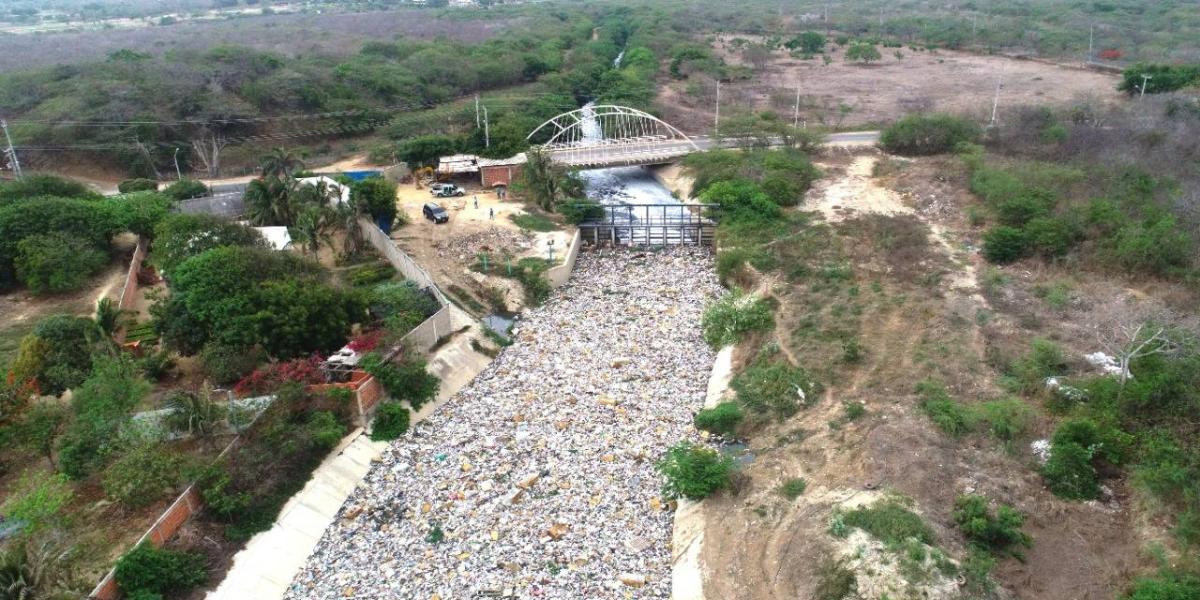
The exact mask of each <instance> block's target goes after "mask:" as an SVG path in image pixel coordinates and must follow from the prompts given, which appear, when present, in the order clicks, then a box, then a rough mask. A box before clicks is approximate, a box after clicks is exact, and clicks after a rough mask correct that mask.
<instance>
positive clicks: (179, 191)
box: [162, 179, 209, 200]
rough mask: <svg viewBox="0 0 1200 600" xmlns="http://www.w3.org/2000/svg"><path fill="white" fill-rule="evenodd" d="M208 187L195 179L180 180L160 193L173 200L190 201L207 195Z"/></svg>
mask: <svg viewBox="0 0 1200 600" xmlns="http://www.w3.org/2000/svg"><path fill="white" fill-rule="evenodd" d="M208 191H209V190H208V186H206V185H204V184H203V183H201V182H199V181H196V180H195V179H180V180H179V181H176V182H175V183H172V184H171V185H168V186H167V187H166V188H164V189H163V191H162V193H163V195H164V196H167V197H168V198H173V199H175V200H190V199H192V198H198V197H200V196H207V195H208Z"/></svg>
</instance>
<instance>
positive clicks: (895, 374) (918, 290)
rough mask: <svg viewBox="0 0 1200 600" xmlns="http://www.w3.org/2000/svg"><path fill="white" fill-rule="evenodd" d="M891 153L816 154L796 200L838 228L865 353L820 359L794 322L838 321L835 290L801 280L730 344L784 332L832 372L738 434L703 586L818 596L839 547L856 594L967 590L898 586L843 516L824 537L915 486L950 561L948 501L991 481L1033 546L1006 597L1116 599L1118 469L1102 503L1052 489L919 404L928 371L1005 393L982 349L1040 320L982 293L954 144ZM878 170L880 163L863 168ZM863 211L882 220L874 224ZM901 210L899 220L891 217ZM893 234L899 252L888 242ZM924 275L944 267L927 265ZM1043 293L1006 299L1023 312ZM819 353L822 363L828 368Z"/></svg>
mask: <svg viewBox="0 0 1200 600" xmlns="http://www.w3.org/2000/svg"><path fill="white" fill-rule="evenodd" d="M885 161H895V159H894V158H889V157H886V156H883V155H881V154H880V153H879V152H878V151H869V152H862V153H859V154H855V155H851V156H845V155H837V154H832V153H827V154H826V155H825V156H822V157H821V163H822V165H821V166H822V169H823V171H824V173H825V174H824V176H823V178H822V180H821V182H820V184H819V185H818V186H816V187H815V188H814V189H813V190H812V191H811V192H810V193H809V196H808V201H807V202H806V204H805V205H804V206H803V207H801V209H802V210H813V211H814V212H816V213H818V215H819V216H820V219H819V220H821V221H824V222H826V223H828V224H829V226H830V227H832V228H833V230H834V231H835V232H836V233H837V235H836V236H835V237H834V241H835V242H836V244H837V245H839V246H840V247H841V252H842V253H843V256H844V257H845V258H846V260H848V261H849V262H850V263H851V264H853V265H854V271H855V276H854V289H855V290H859V292H856V293H855V294H854V295H851V296H845V297H837V299H836V300H833V302H836V303H847V304H853V305H854V307H855V308H854V309H853V310H861V319H857V320H855V321H854V324H853V325H852V327H854V328H855V329H856V333H855V335H856V336H858V339H859V340H860V343H861V344H862V347H863V348H865V349H866V350H865V352H866V354H865V357H864V358H863V362H862V363H861V364H859V365H857V366H853V367H846V366H834V367H825V366H821V365H822V364H823V363H822V361H821V359H820V356H821V353H822V352H826V351H827V350H826V349H825V348H824V347H823V346H821V345H820V344H819V343H817V342H815V341H814V340H813V339H812V338H805V337H797V336H796V334H795V333H794V332H796V331H798V330H800V329H801V326H802V324H803V323H805V322H809V321H810V320H811V319H813V318H817V319H818V322H820V323H822V327H833V326H835V323H831V320H830V315H832V314H834V313H832V312H826V311H824V309H823V308H822V306H821V305H822V304H823V303H824V302H828V300H825V297H823V296H819V295H818V293H819V290H818V289H816V288H814V287H810V286H808V285H807V284H806V283H805V282H804V280H803V279H801V280H800V281H799V282H797V283H795V284H782V283H776V284H775V285H773V286H772V292H771V293H772V294H773V295H774V296H776V297H777V299H778V300H779V301H780V308H779V311H778V312H777V314H776V321H777V324H776V328H775V331H774V333H773V334H771V335H769V336H767V339H762V340H759V341H758V342H757V343H753V344H748V345H747V347H746V348H742V349H741V350H740V351H739V352H740V353H739V354H735V357H734V360H735V364H737V363H744V362H746V361H748V360H749V359H750V358H751V357H752V356H753V354H754V352H755V350H756V349H757V348H759V347H766V346H769V345H771V344H774V345H777V346H778V347H779V348H780V349H781V350H784V354H785V355H786V356H788V357H789V359H790V360H793V362H795V363H796V364H799V365H801V366H804V367H805V368H807V369H809V370H810V372H812V371H813V370H817V371H818V372H821V373H822V375H821V376H820V377H821V378H822V380H823V381H824V382H826V384H827V385H826V391H825V393H824V395H823V396H822V398H821V399H820V400H819V401H818V402H817V403H816V404H815V405H814V406H811V407H809V408H806V409H803V410H801V411H800V412H798V413H797V414H796V415H794V416H793V417H790V418H787V419H784V420H781V421H769V422H765V423H763V424H761V425H759V426H758V427H757V428H755V429H754V430H753V431H752V433H751V434H750V435H749V440H748V443H749V446H750V448H751V449H752V451H753V452H754V454H755V455H756V459H755V460H754V462H752V463H751V464H749V465H747V466H746V467H744V468H743V473H744V475H745V477H744V478H743V479H742V481H741V482H740V484H739V486H738V487H737V490H736V492H735V493H732V494H720V495H718V496H716V497H714V498H711V499H709V500H706V501H705V502H704V505H703V510H704V514H705V518H706V522H707V525H706V528H705V533H704V545H703V550H702V559H701V560H702V563H703V565H704V575H705V579H704V588H705V593H706V597H708V598H737V599H739V600H743V599H753V600H768V599H769V600H783V599H785V598H789V599H790V598H813V597H818V591H817V586H818V582H820V581H821V580H822V578H823V576H824V573H826V572H827V570H828V569H829V568H831V567H830V562H829V561H830V559H833V560H841V561H843V565H844V566H845V567H846V568H847V569H849V571H851V572H853V573H854V574H855V575H856V578H857V581H858V586H859V587H858V595H857V596H855V597H860V598H868V599H873V600H881V599H882V598H885V597H890V598H901V597H922V598H931V599H933V598H958V597H962V596H961V595H960V592H961V590H960V589H959V587H958V582H957V581H955V580H954V579H953V578H945V577H941V576H938V575H937V574H936V573H933V572H930V573H928V574H927V578H926V579H918V580H917V581H920V582H921V583H919V584H918V585H916V586H915V587H910V586H907V584H904V583H903V582H904V581H905V580H906V579H907V576H904V575H903V574H902V573H901V572H900V571H903V569H900V570H899V571H898V569H897V566H898V564H899V563H898V562H897V560H896V558H895V555H894V554H889V553H888V552H886V551H884V549H883V548H882V546H881V544H880V543H879V542H878V541H876V540H873V539H870V538H869V537H868V536H865V535H863V534H862V533H861V532H856V531H851V532H850V535H849V536H848V537H847V538H845V539H838V538H836V537H834V536H832V535H830V534H829V528H830V519H831V515H832V514H833V511H834V510H835V509H838V508H840V509H842V510H845V509H848V508H850V507H853V506H859V505H862V504H865V503H870V502H872V501H874V500H877V499H879V498H880V497H882V495H886V494H891V493H898V494H901V495H902V496H905V497H907V498H911V499H912V501H913V507H912V509H913V510H914V511H915V512H917V513H918V514H920V515H921V516H922V517H923V519H924V520H925V521H926V522H927V523H928V524H929V525H930V526H931V527H932V528H933V530H934V533H935V537H936V539H937V545H938V547H939V548H941V549H942V550H943V551H945V552H946V553H947V554H948V555H949V556H950V558H951V559H952V560H954V561H958V560H961V559H962V558H963V557H964V556H966V554H967V551H968V549H967V547H966V546H965V544H964V543H963V541H962V535H961V533H960V532H959V531H958V530H957V528H956V527H955V526H954V525H953V519H952V516H951V514H950V513H951V508H952V506H953V503H954V499H955V496H956V495H958V494H961V493H980V494H984V495H986V496H988V497H989V498H993V499H995V500H997V501H1001V502H1005V503H1008V504H1012V505H1014V506H1015V507H1016V508H1017V509H1018V510H1020V511H1021V512H1023V513H1024V514H1025V515H1026V516H1027V521H1026V525H1025V531H1026V532H1027V533H1029V534H1030V535H1032V536H1033V539H1034V543H1033V547H1032V548H1029V549H1028V550H1027V551H1026V555H1027V560H1025V561H1017V560H1013V559H1008V560H1002V561H1000V563H999V565H998V566H997V568H996V569H995V571H994V572H993V577H994V578H995V579H996V580H997V582H998V583H999V584H1000V585H1001V586H1002V588H1003V590H1004V591H1002V592H1001V595H1000V596H999V597H1002V598H1018V599H1037V600H1059V599H1061V598H1078V599H1084V598H1087V599H1096V600H1099V599H1101V598H1111V597H1113V595H1114V593H1115V591H1114V590H1118V589H1120V586H1122V585H1123V584H1124V582H1127V581H1128V580H1129V578H1130V576H1131V574H1132V573H1133V572H1135V571H1136V570H1137V569H1139V568H1141V567H1144V566H1145V564H1144V563H1142V562H1141V561H1140V560H1139V558H1138V557H1137V552H1138V548H1139V546H1141V545H1142V544H1144V543H1146V542H1147V541H1148V537H1149V536H1147V535H1146V534H1144V533H1142V532H1140V531H1139V530H1138V528H1136V527H1135V526H1134V525H1135V523H1136V521H1137V510H1136V509H1135V508H1134V507H1133V500H1132V498H1130V495H1129V492H1128V490H1127V489H1126V488H1125V486H1124V483H1123V482H1121V481H1118V480H1113V481H1110V482H1109V484H1110V485H1112V486H1113V488H1114V490H1115V496H1114V499H1113V500H1111V501H1109V502H1094V503H1074V502H1067V501H1063V500H1060V499H1058V498H1055V497H1054V496H1053V495H1052V494H1050V492H1049V491H1047V489H1046V488H1045V485H1044V483H1043V482H1042V480H1041V478H1040V476H1039V475H1038V473H1037V470H1036V466H1031V463H1032V460H1031V459H1030V458H1029V455H1028V451H1027V449H1025V447H1024V442H1018V443H1017V444H1014V446H1013V447H1012V448H1011V449H1008V450H1006V449H1005V448H1003V447H1002V445H1001V444H998V443H996V442H995V440H990V439H987V438H986V436H984V437H978V438H968V439H966V440H955V439H952V438H948V437H947V436H945V435H944V434H942V433H941V432H940V431H938V430H937V429H935V428H934V427H933V426H932V425H931V423H930V421H929V419H928V418H927V417H925V416H924V415H923V414H922V413H921V411H920V409H919V407H918V401H917V400H916V398H915V397H914V394H913V386H915V384H916V382H917V381H920V380H921V379H923V378H926V377H935V378H937V379H939V380H942V381H944V382H945V383H946V385H947V386H948V388H949V389H950V390H951V393H952V394H953V395H954V396H955V397H956V398H958V399H960V400H961V401H964V402H977V401H980V400H984V399H989V398H995V397H997V396H999V395H1001V393H1002V392H1001V391H1000V390H999V388H997V387H996V383H995V381H994V380H993V377H991V376H989V373H990V369H989V368H988V367H986V366H985V364H984V358H985V356H986V355H987V353H988V350H995V346H996V345H997V344H1012V345H1010V346H1006V348H1007V349H1006V350H1005V351H1007V352H1023V351H1025V350H1026V349H1027V348H1028V340H1029V338H1031V337H1033V336H1034V335H1035V333H1034V332H1029V331H1021V330H1020V326H1018V325H1017V324H1016V322H1019V321H1022V320H1025V321H1028V322H1033V320H1030V319H1021V318H1020V317H1019V316H1014V315H1009V314H1006V313H1007V312H1008V311H1009V310H1011V307H1006V306H996V305H990V304H989V302H990V301H991V296H989V297H988V298H987V299H985V298H984V297H982V296H981V294H980V292H979V289H978V285H977V283H976V281H975V279H976V277H975V272H976V271H975V269H976V260H977V258H978V257H977V253H976V252H974V251H973V250H972V248H974V246H975V241H976V240H975V238H976V237H977V236H978V228H974V227H972V226H971V225H970V224H969V223H968V222H967V219H966V218H965V216H964V215H965V212H966V210H965V207H966V206H967V205H968V204H970V203H974V202H977V201H976V200H974V199H973V197H972V196H971V195H970V194H969V193H968V192H967V191H966V176H965V174H964V172H963V171H962V169H961V165H959V164H958V163H957V162H956V161H955V159H947V158H934V159H916V160H912V161H902V162H899V163H892V162H888V163H885V164H880V163H884V162H885ZM876 164H880V169H877V168H876ZM881 170H882V171H884V172H886V174H881V175H873V173H877V172H878V171H881ZM873 222H874V223H877V224H878V223H883V224H886V227H887V229H878V228H876V229H872V226H871V225H870V224H871V223H873ZM902 223H907V224H908V225H907V226H906V227H905V228H901V227H899V225H901V224H902ZM875 227H879V225H875ZM905 231H908V232H909V233H910V234H911V235H912V236H913V237H912V238H909V239H913V240H920V239H922V238H925V239H927V242H926V243H925V244H923V245H922V244H919V242H918V245H919V246H923V247H920V248H918V247H912V248H908V247H906V246H898V247H895V248H894V249H893V245H892V244H890V243H888V242H887V241H884V240H881V239H879V237H880V236H879V235H875V236H872V235H871V234H872V232H875V233H876V234H878V233H886V234H889V235H896V236H898V237H899V236H901V235H903V234H904V232H905ZM902 249H904V250H903V252H904V256H903V257H898V256H896V252H897V251H901V250H902ZM1024 268H1026V267H1024V266H1023V267H1021V269H1024ZM929 274H940V278H936V277H935V278H927V277H926V276H927V275H929ZM1060 276H1061V275H1060ZM1081 287H1082V286H1081ZM867 290H871V291H867ZM1036 302H1037V301H1036V300H1035V299H1028V300H1025V299H1022V300H1020V301H1019V302H1014V303H1013V304H1014V305H1020V306H1019V309H1020V310H1033V309H1037V306H1036ZM981 310H982V311H985V312H986V313H988V314H990V315H992V316H991V320H990V321H988V323H987V324H986V325H985V324H982V323H983V322H982V321H980V320H978V315H979V314H980V311H981ZM822 319H824V320H823V321H822ZM1086 319H1087V316H1086V314H1084V313H1082V312H1081V313H1079V314H1071V315H1063V314H1056V315H1050V314H1039V320H1038V322H1040V323H1044V324H1046V325H1045V327H1046V328H1048V329H1050V330H1054V331H1060V330H1062V327H1063V323H1062V321H1069V320H1086ZM1037 334H1039V335H1045V334H1046V330H1042V331H1039V332H1037ZM834 351H835V352H836V348H835V349H834ZM1076 353H1078V352H1076ZM826 368H829V369H830V371H829V372H824V370H825V369H826ZM1029 401H1030V402H1031V403H1035V404H1036V402H1037V401H1036V400H1029ZM850 402H854V403H862V404H863V406H864V407H865V408H866V415H867V416H865V417H863V418H861V419H858V420H855V421H846V420H845V418H844V416H843V415H844V414H845V413H844V411H845V408H844V407H845V405H846V403H850ZM1051 430H1052V424H1050V423H1040V424H1037V425H1034V433H1033V435H1034V437H1044V436H1045V435H1047V434H1048V432H1049V431H1051ZM793 478H804V479H805V480H806V481H807V482H808V489H807V490H806V491H805V492H804V494H803V495H802V496H801V497H799V498H797V499H796V500H794V501H788V500H786V499H785V498H783V497H782V496H781V494H780V493H779V491H778V490H779V486H780V485H781V484H782V483H783V482H784V481H787V480H789V479H793ZM927 566H928V565H926V567H927ZM910 581H911V580H910Z"/></svg>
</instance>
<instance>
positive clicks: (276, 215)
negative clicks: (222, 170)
mask: <svg viewBox="0 0 1200 600" xmlns="http://www.w3.org/2000/svg"><path fill="white" fill-rule="evenodd" d="M295 187H296V186H295V181H294V180H293V181H291V182H290V183H289V182H286V181H284V180H281V179H276V178H262V179H254V180H251V181H250V183H249V184H247V185H246V192H245V195H244V196H243V198H244V200H245V203H246V219H247V220H249V221H250V223H251V224H252V225H258V226H263V225H285V226H287V225H291V224H292V222H293V221H295V218H296V217H295V207H294V206H293V204H294V203H293V196H294V195H295V192H294V190H295Z"/></svg>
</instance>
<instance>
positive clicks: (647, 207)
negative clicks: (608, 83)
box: [579, 53, 690, 245]
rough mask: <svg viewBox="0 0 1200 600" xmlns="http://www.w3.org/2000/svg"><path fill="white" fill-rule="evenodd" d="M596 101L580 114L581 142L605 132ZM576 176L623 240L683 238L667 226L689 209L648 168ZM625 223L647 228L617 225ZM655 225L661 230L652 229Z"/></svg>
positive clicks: (593, 171) (591, 171) (648, 241)
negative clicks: (605, 213)
mask: <svg viewBox="0 0 1200 600" xmlns="http://www.w3.org/2000/svg"><path fill="white" fill-rule="evenodd" d="M623 55H624V53H622V56H623ZM620 59H621V56H618V57H617V60H618V62H619V61H620ZM595 104H596V103H595V102H589V103H587V104H586V105H584V107H583V111H582V114H581V119H582V121H583V123H582V124H581V126H580V127H581V129H582V130H583V140H584V143H588V142H599V141H601V140H603V139H604V131H603V130H602V128H601V127H600V123H599V121H598V119H597V118H596V115H595V112H594V107H595ZM579 176H580V177H581V178H582V179H583V182H584V189H585V191H586V193H587V197H588V199H589V200H592V201H594V202H598V203H600V204H603V205H604V206H605V207H606V212H607V213H608V215H609V218H611V219H612V220H613V221H614V222H615V223H617V224H618V229H617V235H618V236H620V237H621V238H622V239H623V240H625V241H626V242H628V241H634V242H637V243H644V244H650V245H657V244H673V243H681V242H683V241H685V240H684V239H683V236H682V234H681V232H680V231H672V230H670V227H671V225H672V224H673V223H677V222H678V221H679V220H681V219H685V218H688V217H690V215H689V213H688V209H687V208H685V207H684V206H683V203H681V202H680V201H679V199H678V198H676V197H675V196H673V195H671V191H670V190H668V189H667V188H666V186H664V185H663V184H662V183H661V182H659V181H658V179H657V178H655V177H654V174H653V173H651V172H650V170H649V169H648V168H646V167H612V168H608V169H588V170H584V171H580V172H579ZM626 224H627V225H631V226H632V225H637V226H650V228H646V227H638V228H637V229H634V228H632V227H627V228H620V227H619V225H626ZM654 227H662V229H660V230H657V231H654V230H653V229H652V228H654ZM634 238H637V239H634Z"/></svg>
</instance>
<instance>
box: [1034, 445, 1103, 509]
mask: <svg viewBox="0 0 1200 600" xmlns="http://www.w3.org/2000/svg"><path fill="white" fill-rule="evenodd" d="M1042 477H1044V478H1045V479H1046V484H1047V485H1048V486H1049V487H1050V491H1051V492H1054V495H1056V496H1059V497H1061V498H1066V499H1068V500H1091V499H1093V498H1096V497H1097V496H1099V495H1100V484H1099V483H1098V482H1097V475H1096V468H1095V467H1093V466H1092V451H1091V450H1089V449H1087V448H1084V447H1083V446H1080V445H1079V444H1076V443H1073V442H1066V443H1061V444H1053V445H1052V446H1051V448H1050V458H1049V459H1048V460H1047V461H1046V464H1045V465H1043V466H1042Z"/></svg>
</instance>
